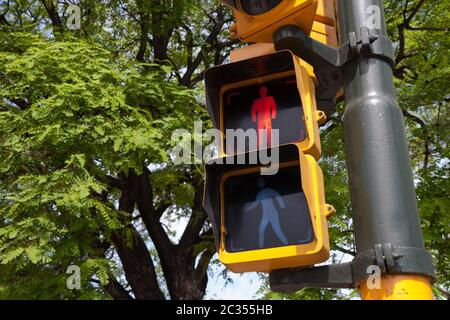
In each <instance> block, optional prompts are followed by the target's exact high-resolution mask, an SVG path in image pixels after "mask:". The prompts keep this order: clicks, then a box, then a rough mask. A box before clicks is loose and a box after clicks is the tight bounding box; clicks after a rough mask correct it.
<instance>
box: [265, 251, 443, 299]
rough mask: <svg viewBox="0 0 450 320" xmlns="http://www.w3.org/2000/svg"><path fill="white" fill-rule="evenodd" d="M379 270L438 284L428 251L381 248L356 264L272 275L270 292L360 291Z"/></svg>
mask: <svg viewBox="0 0 450 320" xmlns="http://www.w3.org/2000/svg"><path fill="white" fill-rule="evenodd" d="M374 265H376V266H378V267H379V268H380V271H381V274H382V275H388V274H419V275H424V276H426V277H429V278H430V279H431V281H432V282H434V281H435V273H434V267H433V261H432V258H431V255H430V254H429V253H428V252H427V251H425V250H424V249H419V248H412V247H400V246H396V247H394V246H392V245H391V244H390V243H388V244H383V245H381V244H377V245H375V246H374V248H373V249H371V250H367V251H364V252H362V253H360V254H358V255H357V256H356V257H355V258H354V259H353V261H352V262H349V263H342V264H332V265H325V266H318V267H307V268H302V269H284V270H276V271H273V272H272V273H270V277H269V282H270V288H271V289H272V290H274V291H278V292H284V293H290V292H295V291H298V290H300V289H303V288H356V287H358V286H359V284H360V283H361V282H362V281H364V280H365V279H366V278H367V277H368V276H370V274H369V273H368V268H369V267H370V266H374Z"/></svg>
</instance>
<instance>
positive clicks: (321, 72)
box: [273, 25, 395, 115]
mask: <svg viewBox="0 0 450 320" xmlns="http://www.w3.org/2000/svg"><path fill="white" fill-rule="evenodd" d="M348 36H349V40H348V41H347V42H346V43H344V44H343V45H342V46H341V47H340V48H333V47H330V46H328V45H326V44H323V43H322V42H319V41H317V40H314V39H312V38H311V37H309V36H308V35H306V34H305V33H304V32H303V31H302V30H301V29H300V28H299V27H297V26H295V25H287V26H283V27H281V28H280V29H278V30H277V31H276V32H275V33H274V36H273V40H274V41H273V42H274V44H275V49H276V50H290V51H292V53H294V54H295V55H296V56H298V57H300V58H301V59H303V60H305V61H306V62H307V63H309V64H311V65H312V66H313V67H314V73H315V74H316V77H317V79H318V81H319V87H318V88H317V103H318V106H319V107H320V108H321V110H323V111H325V113H327V115H330V114H331V113H332V112H333V111H334V108H335V107H336V95H337V93H338V92H339V91H340V90H341V88H342V87H343V81H342V79H343V76H342V67H343V66H344V65H346V64H347V63H349V62H350V61H352V60H354V59H357V58H358V56H360V55H363V56H365V57H367V56H371V57H377V58H380V59H383V60H385V61H386V62H387V63H388V64H389V65H390V67H391V68H392V69H394V68H395V60H394V50H393V46H392V42H391V41H390V40H389V39H387V38H385V37H383V36H380V35H372V34H371V33H370V30H369V29H368V28H366V27H364V28H361V30H360V34H359V35H357V34H356V33H355V32H352V33H350V34H349V35H348Z"/></svg>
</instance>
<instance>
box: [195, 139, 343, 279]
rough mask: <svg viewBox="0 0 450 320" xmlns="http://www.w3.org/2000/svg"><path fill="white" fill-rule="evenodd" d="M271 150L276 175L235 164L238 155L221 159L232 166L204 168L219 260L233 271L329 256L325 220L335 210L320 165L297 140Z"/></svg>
mask: <svg viewBox="0 0 450 320" xmlns="http://www.w3.org/2000/svg"><path fill="white" fill-rule="evenodd" d="M255 152H256V151H255ZM272 152H278V154H279V157H280V158H279V161H280V165H279V169H278V172H277V173H276V174H275V175H268V176H264V175H261V171H260V169H261V165H258V164H257V165H248V164H246V165H242V164H241V165H239V164H236V163H237V160H236V158H237V156H230V157H228V159H224V163H234V164H233V165H225V164H216V163H214V161H212V162H210V163H208V164H207V166H206V177H207V184H206V189H205V203H204V207H205V209H206V210H207V212H208V213H211V214H210V218H211V221H212V222H213V226H215V228H214V231H215V236H216V245H217V250H218V253H219V259H220V260H221V261H222V262H223V263H224V264H225V265H227V267H228V268H229V269H230V270H232V271H233V272H251V271H257V272H270V271H272V270H276V269H282V268H294V267H299V266H308V265H313V264H316V263H320V262H323V261H325V260H327V259H328V257H329V251H330V250H329V239H328V226H327V218H328V217H329V216H330V215H331V214H333V213H334V208H333V207H332V206H330V205H327V204H326V203H325V196H324V187H323V176H322V171H321V169H320V167H319V166H318V165H317V162H316V160H315V159H314V158H313V157H312V156H310V155H305V154H304V153H303V152H302V151H301V150H300V149H299V147H298V146H297V145H295V144H289V145H284V146H281V147H279V148H278V147H275V148H273V150H272ZM249 157H251V155H249ZM229 158H233V160H230V159H229ZM270 195H272V196H270ZM268 199H269V200H268Z"/></svg>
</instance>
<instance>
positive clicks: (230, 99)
mask: <svg viewBox="0 0 450 320" xmlns="http://www.w3.org/2000/svg"><path fill="white" fill-rule="evenodd" d="M249 70H251V72H250V71H249ZM205 81H206V92H207V97H206V98H207V105H208V109H209V113H210V114H211V116H212V118H213V123H214V125H215V127H216V128H217V129H219V130H220V131H221V132H222V138H223V139H222V141H221V147H220V155H221V156H226V155H232V154H235V153H242V152H248V151H251V150H254V149H256V148H251V146H248V145H246V146H245V149H236V148H233V147H230V143H229V142H232V143H231V145H232V146H234V147H235V143H234V141H227V140H226V137H227V135H226V132H227V130H230V129H234V130H236V129H243V130H244V131H245V130H248V129H254V130H259V128H258V123H257V122H254V121H252V119H251V117H252V112H253V111H254V110H253V106H254V103H255V101H256V100H258V98H260V96H259V94H260V93H259V90H260V89H261V88H263V87H264V88H266V89H267V95H268V96H269V97H271V98H273V99H274V101H275V104H276V105H277V113H276V117H273V116H272V119H271V120H270V122H271V129H277V130H278V131H279V143H278V144H280V145H284V144H289V143H298V145H299V147H300V149H301V150H302V151H303V152H304V153H307V154H311V155H312V156H313V157H314V158H315V159H317V160H318V159H319V158H320V154H321V147H320V136H319V127H318V124H319V123H321V122H322V121H324V120H325V114H324V113H323V112H321V111H318V110H317V108H316V96H315V88H314V83H313V81H312V79H311V77H310V76H309V75H308V72H307V70H306V69H305V67H304V66H303V65H302V62H301V61H300V59H299V58H297V57H295V56H294V55H293V54H292V53H291V52H289V51H280V52H276V53H274V54H269V55H265V56H260V57H255V58H252V59H248V60H244V61H238V62H236V63H231V64H226V65H222V66H218V67H214V68H211V69H209V70H207V71H206V74H205ZM253 120H255V119H253Z"/></svg>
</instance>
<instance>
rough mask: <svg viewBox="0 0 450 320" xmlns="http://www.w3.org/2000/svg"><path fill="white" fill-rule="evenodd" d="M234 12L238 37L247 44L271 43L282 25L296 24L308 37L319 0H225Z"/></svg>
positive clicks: (223, 0)
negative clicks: (274, 34)
mask: <svg viewBox="0 0 450 320" xmlns="http://www.w3.org/2000/svg"><path fill="white" fill-rule="evenodd" d="M222 2H223V3H224V4H226V5H228V6H230V7H231V8H232V10H233V13H234V16H235V19H236V25H235V31H233V30H232V32H235V33H236V36H237V37H239V38H240V39H241V40H242V41H245V42H267V43H270V42H272V35H273V33H274V32H275V31H276V30H277V29H278V28H279V27H280V26H282V25H288V24H292V25H296V26H298V27H300V28H301V29H302V30H303V31H304V32H305V33H307V34H309V32H310V31H311V27H312V24H313V20H314V17H315V15H316V11H317V5H318V1H317V0H222Z"/></svg>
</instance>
